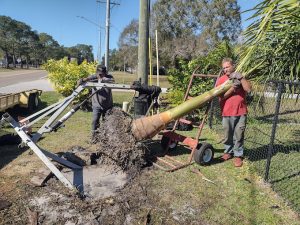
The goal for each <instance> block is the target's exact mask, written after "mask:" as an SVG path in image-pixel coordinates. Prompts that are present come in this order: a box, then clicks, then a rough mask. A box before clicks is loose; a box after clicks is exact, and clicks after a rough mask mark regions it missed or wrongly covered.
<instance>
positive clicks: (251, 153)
mask: <svg viewBox="0 0 300 225" xmlns="http://www.w3.org/2000/svg"><path fill="white" fill-rule="evenodd" d="M275 103H276V100H275V98H264V99H263V104H262V105H259V104H257V102H256V103H255V102H253V103H252V104H250V105H249V106H248V110H249V113H248V123H247V129H246V133H245V148H246V151H245V155H246V157H247V159H248V162H249V166H250V168H251V170H253V171H254V172H255V173H256V174H258V175H259V176H260V177H264V176H265V171H266V162H267V155H268V149H269V143H270V138H271V134H272V125H273V121H274V112H275ZM262 106H263V107H262ZM299 113H300V105H299V102H298V101H296V99H288V98H286V96H285V97H284V98H283V99H282V101H281V107H280V110H279V117H278V119H279V120H278V125H277V128H276V134H275V140H274V154H273V157H272V159H271V165H270V171H269V182H270V184H271V187H272V188H273V190H274V191H276V193H277V194H279V195H280V196H281V197H283V198H284V199H285V200H286V201H287V203H288V204H290V205H291V207H292V208H294V209H295V210H296V211H298V212H300V188H299V187H300V176H299V171H300V164H299V160H300V152H299V149H300V137H299V134H300V121H299V118H300V115H299ZM213 129H214V130H215V131H216V132H218V133H219V134H220V135H222V133H223V128H222V126H221V121H217V122H215V125H214V126H213Z"/></svg>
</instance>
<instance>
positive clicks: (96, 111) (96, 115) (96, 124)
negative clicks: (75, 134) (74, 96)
mask: <svg viewBox="0 0 300 225" xmlns="http://www.w3.org/2000/svg"><path fill="white" fill-rule="evenodd" d="M105 113H106V110H103V109H102V108H100V107H93V120H92V133H95V131H96V130H97V128H98V127H99V121H100V117H101V116H102V120H103V119H104V116H105Z"/></svg>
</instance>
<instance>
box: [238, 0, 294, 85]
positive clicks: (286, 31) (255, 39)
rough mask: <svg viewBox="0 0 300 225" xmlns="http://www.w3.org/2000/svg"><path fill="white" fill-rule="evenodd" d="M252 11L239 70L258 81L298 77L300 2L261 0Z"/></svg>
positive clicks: (245, 33) (245, 34) (291, 0)
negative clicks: (251, 20) (251, 21)
mask: <svg viewBox="0 0 300 225" xmlns="http://www.w3.org/2000/svg"><path fill="white" fill-rule="evenodd" d="M252 10H254V11H255V13H254V15H253V16H252V17H251V18H249V19H254V22H253V23H252V24H251V25H250V26H248V28H247V29H246V31H245V32H244V38H245V42H244V46H243V48H244V51H242V52H241V54H240V61H239V65H238V68H237V69H238V70H240V71H243V72H244V73H245V74H246V75H248V76H249V77H256V78H257V79H258V80H266V79H288V80H295V79H298V78H299V75H300V61H299V59H300V51H299V49H300V1H299V0H264V1H262V2H261V3H259V4H258V5H256V6H255V7H254V8H253V9H252Z"/></svg>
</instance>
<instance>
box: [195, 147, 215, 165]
mask: <svg viewBox="0 0 300 225" xmlns="http://www.w3.org/2000/svg"><path fill="white" fill-rule="evenodd" d="M208 153H209V154H208ZM207 154H208V155H207ZM213 158H214V148H213V146H212V145H211V144H209V143H207V142H202V143H201V144H199V145H198V147H197V149H196V150H195V152H194V160H195V162H196V163H198V164H199V165H202V166H204V165H208V164H210V162H211V161H212V160H213Z"/></svg>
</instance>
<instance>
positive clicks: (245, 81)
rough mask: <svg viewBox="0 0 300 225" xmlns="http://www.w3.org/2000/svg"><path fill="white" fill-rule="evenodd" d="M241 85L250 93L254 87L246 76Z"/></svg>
mask: <svg viewBox="0 0 300 225" xmlns="http://www.w3.org/2000/svg"><path fill="white" fill-rule="evenodd" d="M241 85H242V88H243V89H244V91H246V92H247V93H249V92H250V91H251V89H252V86H251V83H250V82H249V81H248V80H246V78H242V79H241Z"/></svg>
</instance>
